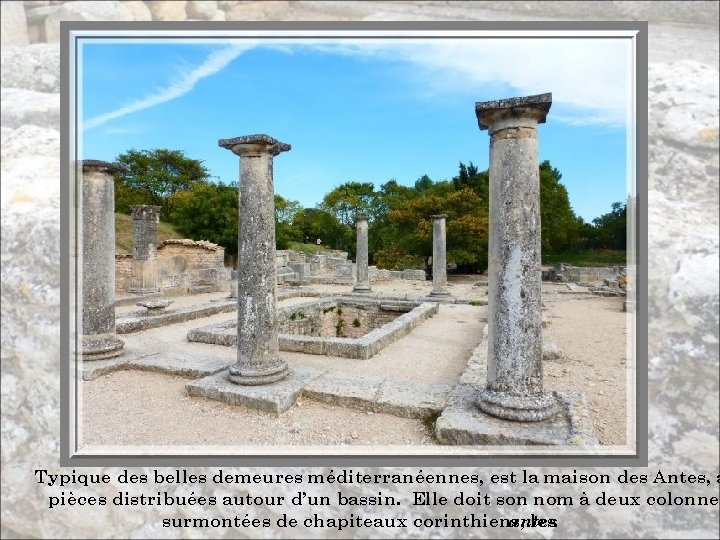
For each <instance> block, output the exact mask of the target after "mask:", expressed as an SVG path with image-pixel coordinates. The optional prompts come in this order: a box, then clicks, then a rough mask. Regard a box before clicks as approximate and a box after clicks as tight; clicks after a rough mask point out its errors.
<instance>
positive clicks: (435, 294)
mask: <svg viewBox="0 0 720 540" xmlns="http://www.w3.org/2000/svg"><path fill="white" fill-rule="evenodd" d="M451 296H452V294H450V292H449V291H445V290H439V291H432V292H431V293H430V297H431V298H450V297H451Z"/></svg>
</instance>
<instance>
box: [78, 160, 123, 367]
mask: <svg viewBox="0 0 720 540" xmlns="http://www.w3.org/2000/svg"><path fill="white" fill-rule="evenodd" d="M80 163H81V167H82V294H83V298H82V315H83V317H82V320H83V323H82V324H83V326H82V357H83V360H102V359H104V358H113V357H115V356H119V355H121V354H122V352H123V351H122V348H123V346H124V343H123V342H122V341H121V340H120V339H118V338H117V336H116V334H115V182H114V179H113V176H114V175H115V174H117V173H119V172H121V171H123V170H124V168H123V167H122V166H121V165H118V164H117V163H107V162H105V161H97V160H85V161H82V162H80Z"/></svg>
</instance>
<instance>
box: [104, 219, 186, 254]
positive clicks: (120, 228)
mask: <svg viewBox="0 0 720 540" xmlns="http://www.w3.org/2000/svg"><path fill="white" fill-rule="evenodd" d="M171 238H184V236H183V235H182V234H180V233H179V232H177V231H176V230H175V227H173V226H172V225H171V224H170V223H163V222H160V223H158V244H161V243H163V242H164V241H165V240H170V239H171ZM134 247H135V246H134V242H133V221H132V216H128V215H127V214H120V213H118V212H115V249H116V250H117V251H125V252H127V253H132V252H133V248H134Z"/></svg>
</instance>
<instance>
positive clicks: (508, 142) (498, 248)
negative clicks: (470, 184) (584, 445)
mask: <svg viewBox="0 0 720 540" xmlns="http://www.w3.org/2000/svg"><path fill="white" fill-rule="evenodd" d="M551 104H552V94H549V93H548V94H542V95H537V96H528V97H519V98H511V99H502V100H498V101H486V102H482V103H476V105H475V113H476V116H477V119H478V125H479V127H480V129H481V130H485V129H487V130H488V132H489V133H490V253H489V259H490V261H489V266H490V268H489V274H490V276H489V287H488V307H489V319H488V372H487V386H486V388H485V389H484V390H482V391H481V393H480V396H479V401H478V406H479V407H480V409H482V410H483V411H485V412H487V413H489V414H492V415H494V416H498V417H501V418H506V419H510V420H525V421H536V420H544V419H546V418H549V417H550V416H552V415H554V414H555V413H556V412H557V410H558V404H557V398H556V396H555V395H554V394H552V393H547V392H545V391H544V390H543V368H542V302H541V298H540V284H541V267H540V174H539V170H538V145H537V124H538V123H542V122H545V117H546V116H547V113H548V111H549V110H550V105H551Z"/></svg>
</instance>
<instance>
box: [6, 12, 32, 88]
mask: <svg viewBox="0 0 720 540" xmlns="http://www.w3.org/2000/svg"><path fill="white" fill-rule="evenodd" d="M27 44H28V29H27V19H26V18H25V8H24V7H23V5H22V2H0V45H2V47H3V48H4V47H24V46H26V45H27ZM3 86H5V81H4V80H3Z"/></svg>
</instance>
